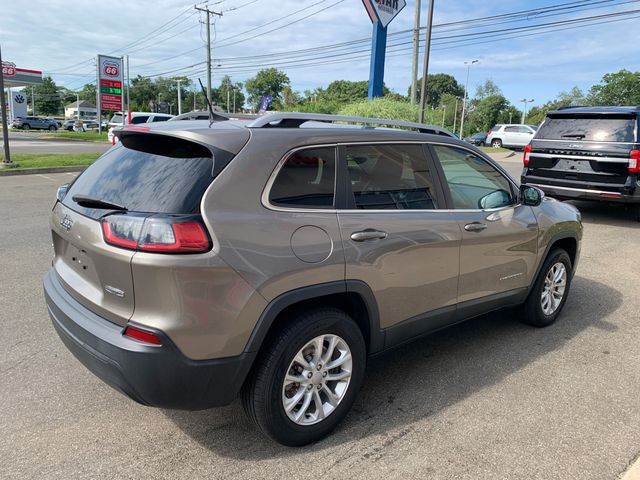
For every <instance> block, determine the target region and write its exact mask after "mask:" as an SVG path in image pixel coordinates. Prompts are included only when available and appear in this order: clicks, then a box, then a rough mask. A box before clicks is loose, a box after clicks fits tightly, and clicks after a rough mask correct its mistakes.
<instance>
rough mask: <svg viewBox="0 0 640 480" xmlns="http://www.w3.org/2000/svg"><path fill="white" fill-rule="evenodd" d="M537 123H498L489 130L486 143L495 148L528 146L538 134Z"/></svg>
mask: <svg viewBox="0 0 640 480" xmlns="http://www.w3.org/2000/svg"><path fill="white" fill-rule="evenodd" d="M537 129H538V127H537V126H536V125H523V124H506V125H502V124H498V125H495V126H494V127H493V128H492V129H491V130H489V131H488V132H487V139H486V140H485V141H484V143H485V145H491V146H492V147H494V148H500V147H522V148H524V147H526V146H527V145H529V143H530V142H531V139H532V138H533V136H534V135H535V134H536V130H537Z"/></svg>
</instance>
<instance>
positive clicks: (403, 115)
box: [338, 97, 434, 123]
mask: <svg viewBox="0 0 640 480" xmlns="http://www.w3.org/2000/svg"><path fill="white" fill-rule="evenodd" d="M338 113H339V114H340V115H349V116H355V117H369V118H389V119H393V120H405V121H408V122H417V121H418V113H419V112H418V106H417V105H412V104H410V103H409V102H406V101H397V100H391V99H388V98H384V97H382V98H376V99H374V100H371V101H369V100H363V101H360V102H354V103H351V104H349V105H346V106H345V107H343V108H342V109H341V110H340V111H339V112H338ZM433 118H434V115H433V112H431V111H427V112H425V122H426V123H433Z"/></svg>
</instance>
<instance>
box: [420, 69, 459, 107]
mask: <svg viewBox="0 0 640 480" xmlns="http://www.w3.org/2000/svg"><path fill="white" fill-rule="evenodd" d="M417 88H418V97H417V98H418V101H420V92H421V88H422V78H420V79H419V80H418V86H417ZM408 94H409V95H411V86H409V89H408ZM445 94H448V95H451V96H453V97H462V96H463V95H464V87H463V86H462V85H460V84H459V83H458V82H457V80H456V79H455V78H454V77H453V76H451V75H447V74H446V73H434V74H429V75H427V100H426V104H427V105H429V106H431V108H438V107H439V106H440V104H441V99H442V96H443V95H445Z"/></svg>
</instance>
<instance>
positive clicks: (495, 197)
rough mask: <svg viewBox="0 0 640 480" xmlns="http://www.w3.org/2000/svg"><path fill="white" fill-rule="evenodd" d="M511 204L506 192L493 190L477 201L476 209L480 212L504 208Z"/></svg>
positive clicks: (509, 196)
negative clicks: (480, 210)
mask: <svg viewBox="0 0 640 480" xmlns="http://www.w3.org/2000/svg"><path fill="white" fill-rule="evenodd" d="M512 203H513V202H512V200H511V195H509V192H507V191H506V190H494V191H493V192H491V193H489V194H488V195H485V196H484V197H482V198H481V199H480V200H478V207H479V208H481V209H482V210H490V209H493V208H500V207H506V206H507V205H511V204H512Z"/></svg>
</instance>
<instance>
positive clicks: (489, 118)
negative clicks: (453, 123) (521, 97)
mask: <svg viewBox="0 0 640 480" xmlns="http://www.w3.org/2000/svg"><path fill="white" fill-rule="evenodd" d="M510 106H511V104H510V103H509V101H508V100H507V99H506V98H505V97H504V96H503V95H491V96H488V97H484V98H479V99H478V98H476V99H474V100H473V102H472V108H471V111H470V113H469V121H468V122H467V123H466V124H465V127H467V128H468V129H469V130H467V131H466V132H464V134H465V135H466V134H467V133H468V132H477V131H480V132H486V131H487V130H489V129H490V128H491V127H493V126H494V125H495V124H496V123H500V122H501V119H502V118H504V115H505V113H506V114H508V112H509V110H508V109H509V107H510Z"/></svg>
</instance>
